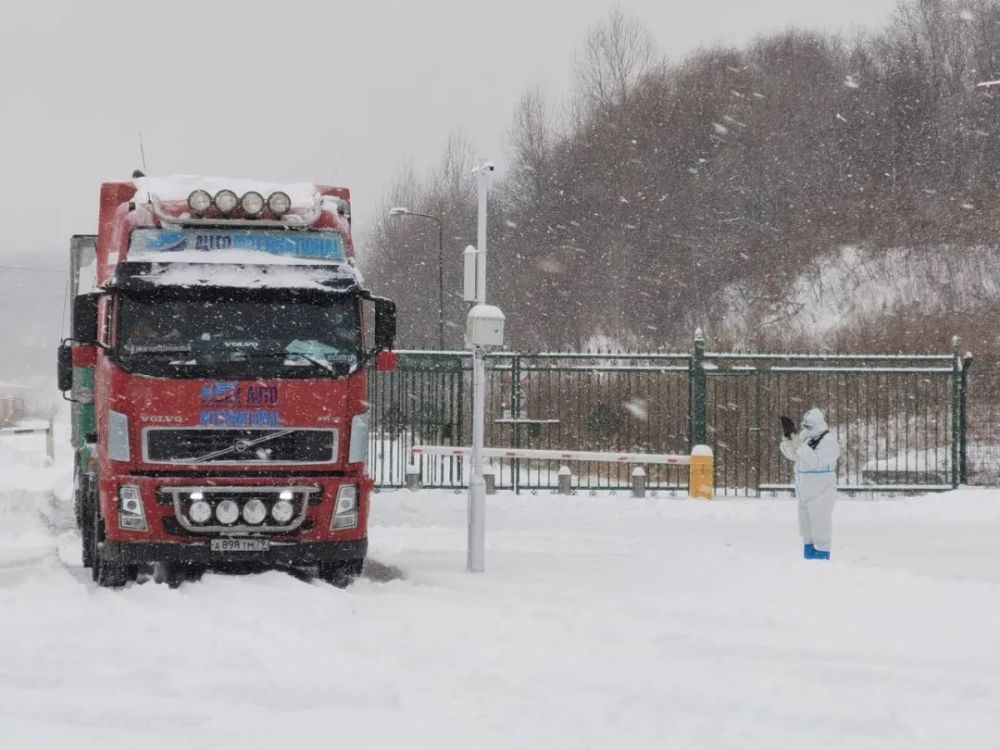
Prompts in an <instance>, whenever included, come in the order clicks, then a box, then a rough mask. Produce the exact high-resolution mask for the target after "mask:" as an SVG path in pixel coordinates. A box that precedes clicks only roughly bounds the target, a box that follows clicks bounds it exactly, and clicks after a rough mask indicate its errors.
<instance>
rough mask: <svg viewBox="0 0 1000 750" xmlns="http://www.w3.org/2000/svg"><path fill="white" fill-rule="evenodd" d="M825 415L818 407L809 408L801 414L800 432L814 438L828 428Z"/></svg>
mask: <svg viewBox="0 0 1000 750" xmlns="http://www.w3.org/2000/svg"><path fill="white" fill-rule="evenodd" d="M829 429H830V427H829V426H828V425H827V423H826V417H825V416H823V412H821V411H820V410H819V409H810V410H809V411H807V412H806V413H805V414H803V415H802V432H803V433H805V435H806V437H808V438H814V437H818V436H819V435H822V434H823V433H824V432H826V431H827V430H829Z"/></svg>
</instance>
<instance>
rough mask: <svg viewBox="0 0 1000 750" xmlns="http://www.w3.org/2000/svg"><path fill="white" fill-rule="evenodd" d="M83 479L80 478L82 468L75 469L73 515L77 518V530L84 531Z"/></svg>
mask: <svg viewBox="0 0 1000 750" xmlns="http://www.w3.org/2000/svg"><path fill="white" fill-rule="evenodd" d="M83 492H84V490H83V478H82V477H81V476H80V467H79V466H77V467H75V468H74V469H73V515H74V516H76V528H77V530H78V531H81V532H82V531H83V519H84V515H83V503H84V499H83Z"/></svg>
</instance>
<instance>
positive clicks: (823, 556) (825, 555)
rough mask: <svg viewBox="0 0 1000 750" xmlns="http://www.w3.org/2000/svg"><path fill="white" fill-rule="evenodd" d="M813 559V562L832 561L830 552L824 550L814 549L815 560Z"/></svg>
mask: <svg viewBox="0 0 1000 750" xmlns="http://www.w3.org/2000/svg"><path fill="white" fill-rule="evenodd" d="M812 559H813V560H829V559H830V552H829V551H828V550H823V549H814V550H813V558H812Z"/></svg>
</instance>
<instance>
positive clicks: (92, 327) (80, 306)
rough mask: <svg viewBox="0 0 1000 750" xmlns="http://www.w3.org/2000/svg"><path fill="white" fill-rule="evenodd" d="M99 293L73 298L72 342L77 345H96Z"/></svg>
mask: <svg viewBox="0 0 1000 750" xmlns="http://www.w3.org/2000/svg"><path fill="white" fill-rule="evenodd" d="M100 299H101V295H100V293H94V294H80V295H77V296H76V297H74V298H73V340H74V341H76V342H77V343H78V344H85V345H87V344H96V343H97V303H98V301H99V300H100Z"/></svg>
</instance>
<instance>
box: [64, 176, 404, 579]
mask: <svg viewBox="0 0 1000 750" xmlns="http://www.w3.org/2000/svg"><path fill="white" fill-rule="evenodd" d="M70 255H71V258H70V264H71V269H70V270H71V274H72V286H71V295H72V297H73V299H72V316H71V317H72V339H70V340H68V341H65V342H63V344H62V346H61V347H60V350H59V387H60V389H62V390H63V391H64V392H69V394H70V396H69V397H70V398H71V400H72V401H73V445H74V449H75V461H76V463H75V486H74V493H75V506H76V515H77V523H78V525H79V527H80V531H81V536H82V539H83V561H84V565H86V566H88V567H90V568H91V569H92V572H93V575H94V579H95V580H96V581H97V582H98V583H100V584H101V585H104V586H110V587H118V586H122V585H124V584H125V583H127V582H128V581H129V580H130V579H132V578H134V577H135V576H136V575H137V574H138V572H139V571H140V570H142V569H144V568H146V567H148V566H149V565H150V564H160V565H161V566H162V569H163V570H165V571H166V573H167V577H168V579H170V580H179V578H180V577H181V576H182V575H183V573H184V572H186V571H187V570H189V569H195V570H198V569H203V568H205V567H210V566H220V567H225V566H229V565H240V566H246V565H253V566H256V565H267V566H274V565H284V566H290V567H303V568H316V569H317V571H318V574H319V575H320V576H321V577H323V578H325V579H328V580H331V581H334V582H338V583H340V582H346V581H348V580H350V578H351V577H353V576H355V575H357V574H358V573H359V572H360V570H361V566H362V564H363V561H364V558H365V554H366V551H367V523H368V510H369V501H370V496H371V492H372V481H371V479H370V478H369V476H368V475H367V474H366V460H367V449H368V413H367V401H366V371H367V370H368V369H369V368H373V367H376V368H381V369H392V368H393V367H394V366H395V360H394V355H393V354H392V353H391V349H392V344H393V338H394V335H395V326H396V312H395V305H394V304H393V303H392V302H390V301H389V300H386V299H381V298H378V297H375V296H373V295H372V294H371V293H370V292H369V291H367V290H366V289H364V288H363V286H362V280H361V276H360V274H359V273H358V271H357V269H356V264H355V255H354V247H353V244H352V241H351V232H350V194H349V192H348V190H347V189H346V188H337V187H327V186H322V185H305V184H294V185H265V184H261V183H256V182H250V181H246V180H220V179H212V178H195V177H183V178H181V177H173V178H145V177H141V176H140V177H138V178H136V179H135V180H134V181H133V182H112V183H105V184H104V185H102V187H101V197H100V218H99V226H98V234H97V235H96V236H92V235H78V236H75V237H74V238H73V241H72V246H71V253H70ZM366 322H367V323H368V324H369V325H367V326H366Z"/></svg>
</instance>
